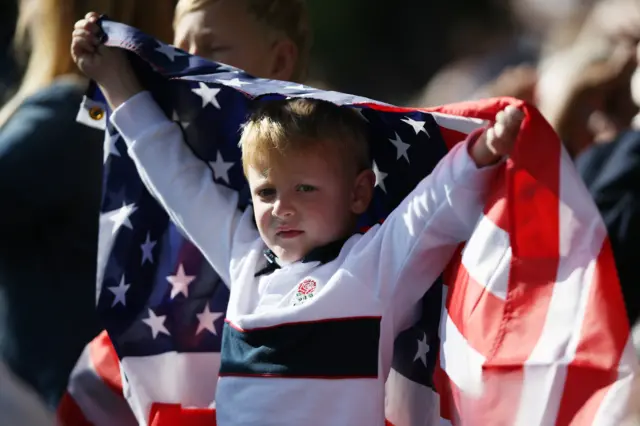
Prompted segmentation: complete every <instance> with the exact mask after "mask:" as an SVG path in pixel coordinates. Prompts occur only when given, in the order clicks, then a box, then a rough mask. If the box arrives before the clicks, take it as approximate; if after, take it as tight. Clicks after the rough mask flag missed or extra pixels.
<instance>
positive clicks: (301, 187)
mask: <svg viewBox="0 0 640 426" xmlns="http://www.w3.org/2000/svg"><path fill="white" fill-rule="evenodd" d="M297 189H298V191H300V192H312V191H315V190H316V188H315V187H313V186H311V185H298V188H297Z"/></svg>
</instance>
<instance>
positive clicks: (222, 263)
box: [111, 91, 258, 284]
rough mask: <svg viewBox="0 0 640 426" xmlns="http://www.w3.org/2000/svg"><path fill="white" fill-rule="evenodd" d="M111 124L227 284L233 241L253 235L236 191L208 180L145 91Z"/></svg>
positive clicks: (142, 172)
mask: <svg viewBox="0 0 640 426" xmlns="http://www.w3.org/2000/svg"><path fill="white" fill-rule="evenodd" d="M111 122H112V123H113V124H114V126H115V127H116V128H117V129H118V131H119V132H120V134H121V135H122V137H123V139H124V140H125V142H126V143H127V145H128V147H129V156H130V157H131V158H132V159H133V161H134V162H135V164H136V167H137V169H138V173H139V174H140V177H141V179H142V181H143V182H144V184H145V186H146V187H147V188H148V190H149V191H150V192H151V194H152V195H153V196H154V197H155V198H156V199H157V200H158V201H159V202H160V203H161V204H162V206H163V207H164V208H165V210H166V211H167V213H168V214H169V216H170V217H171V219H172V220H173V222H174V223H176V225H178V226H179V227H180V228H181V229H182V230H183V231H184V232H185V234H186V235H187V236H188V238H189V239H190V240H191V241H193V243H194V244H195V245H196V246H197V247H198V248H199V249H200V250H201V251H202V252H203V254H204V255H205V257H206V258H207V260H208V261H209V262H210V263H211V264H212V265H213V266H214V268H215V269H216V270H217V272H218V273H219V274H220V275H221V277H222V278H223V280H224V281H225V282H226V283H227V284H230V279H229V265H230V262H231V257H232V251H233V248H234V247H233V242H234V240H236V239H239V240H240V241H246V242H247V243H251V242H253V241H255V239H256V238H257V237H258V234H257V231H256V230H255V228H254V227H252V226H250V224H251V220H250V217H249V218H247V217H244V214H243V213H242V212H240V211H239V210H238V208H237V203H238V193H237V191H234V190H232V189H229V188H226V187H224V186H221V185H216V184H215V183H214V182H213V176H212V172H211V170H210V168H209V167H208V166H207V165H206V163H205V162H204V161H202V160H200V159H199V158H198V157H196V156H195V154H194V153H193V152H192V151H191V149H190V148H189V147H188V146H187V145H186V144H185V142H184V140H183V137H182V131H181V130H180V127H179V126H178V125H177V124H176V123H174V122H172V121H170V120H168V119H167V118H166V116H165V115H164V113H163V112H162V110H161V109H160V108H159V107H158V105H157V104H156V103H155V101H154V99H153V98H152V96H151V94H150V93H149V92H146V91H143V92H139V93H138V94H136V95H134V96H133V97H132V98H130V99H129V100H127V101H126V102H124V103H123V104H122V105H120V106H119V107H118V108H117V109H116V110H115V111H114V112H113V114H112V116H111ZM247 214H248V213H247ZM243 217H244V219H243ZM243 233H244V234H243Z"/></svg>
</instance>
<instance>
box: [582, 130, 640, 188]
mask: <svg viewBox="0 0 640 426" xmlns="http://www.w3.org/2000/svg"><path fill="white" fill-rule="evenodd" d="M576 167H577V168H578V171H579V172H580V175H581V176H582V178H583V179H584V181H585V183H586V184H587V186H588V187H589V188H592V189H594V186H595V187H602V186H606V185H608V184H611V183H612V182H613V181H618V180H619V179H620V178H630V177H632V176H637V175H640V131H636V130H630V131H627V132H624V133H622V134H620V135H619V136H618V137H616V139H614V140H613V141H611V142H609V143H605V144H598V145H594V146H592V147H591V148H589V149H588V150H587V151H585V152H584V153H583V154H581V155H580V156H579V157H578V158H577V159H576ZM625 180H626V179H625ZM636 184H638V185H640V181H639V182H637V183H636Z"/></svg>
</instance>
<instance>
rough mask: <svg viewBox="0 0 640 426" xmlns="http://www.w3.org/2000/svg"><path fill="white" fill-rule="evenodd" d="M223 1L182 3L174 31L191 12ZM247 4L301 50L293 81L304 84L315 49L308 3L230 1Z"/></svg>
mask: <svg viewBox="0 0 640 426" xmlns="http://www.w3.org/2000/svg"><path fill="white" fill-rule="evenodd" d="M218 1H221V0H179V1H178V3H177V5H176V9H175V14H174V18H173V27H174V30H175V28H176V26H177V24H178V22H179V21H180V20H181V19H182V18H183V17H184V15H185V14H187V13H189V12H194V11H197V10H201V9H203V8H205V7H206V6H208V5H210V4H212V3H215V2H218ZM229 1H244V2H245V3H246V5H247V11H248V12H249V13H250V14H251V15H252V16H253V17H254V18H255V19H256V20H257V21H258V23H259V24H261V25H263V26H264V28H265V29H266V30H267V31H273V32H276V33H278V35H282V36H285V37H288V38H289V39H290V40H291V41H292V42H293V43H294V44H295V45H296V47H297V48H298V59H297V61H296V64H295V68H294V73H293V77H292V80H293V81H303V80H304V79H305V78H306V74H307V68H308V66H309V52H310V49H311V38H312V36H311V28H310V24H309V16H308V12H307V5H306V1H305V0H229Z"/></svg>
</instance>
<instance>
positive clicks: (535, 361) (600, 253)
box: [70, 20, 637, 426]
mask: <svg viewBox="0 0 640 426" xmlns="http://www.w3.org/2000/svg"><path fill="white" fill-rule="evenodd" d="M102 26H103V29H104V31H105V34H106V45H108V46H114V47H120V48H123V49H126V50H128V51H129V52H131V55H130V56H131V60H132V61H133V63H134V66H135V68H136V71H137V72H138V73H139V76H140V79H141V81H142V82H143V83H144V84H145V85H146V87H147V88H148V89H149V90H150V91H151V92H152V93H153V95H154V96H155V98H156V100H157V101H158V103H159V105H160V106H161V107H162V108H163V109H164V111H165V113H166V114H167V116H168V117H169V118H171V119H173V120H175V121H177V122H178V123H180V125H181V126H182V128H183V130H184V136H185V139H186V142H187V143H188V144H189V145H190V146H191V148H192V149H193V150H194V151H195V152H196V153H197V154H198V155H199V156H200V157H201V158H202V159H203V161H206V162H208V163H209V165H210V167H211V168H212V170H213V176H214V177H215V181H216V183H218V184H221V185H225V186H227V187H229V188H232V189H233V190H236V191H239V192H240V193H241V197H240V200H241V202H240V205H239V206H238V208H239V209H242V208H245V207H246V205H247V203H248V202H249V200H250V197H249V193H248V190H247V184H246V182H245V179H244V177H243V173H242V168H241V163H240V150H239V148H238V145H237V142H238V138H239V127H240V124H241V123H242V122H243V120H244V118H245V115H246V113H247V111H248V108H249V105H250V103H251V102H252V100H254V99H256V98H262V99H277V98H283V97H289V96H290V97H310V98H318V99H325V100H330V101H332V102H334V103H336V104H339V105H343V106H344V107H345V108H355V109H356V110H357V111H358V112H359V113H360V115H361V116H362V119H363V120H365V121H367V122H368V123H369V125H370V126H371V127H372V130H373V132H372V134H374V135H375V137H374V140H373V141H372V151H373V154H374V160H375V166H374V170H375V174H376V189H375V197H374V201H373V203H372V205H371V207H370V209H369V211H368V212H367V213H366V214H365V215H363V216H362V218H361V221H360V227H361V229H362V230H365V229H366V228H367V227H369V226H371V225H373V224H375V223H377V222H379V221H382V220H384V218H385V217H386V216H387V215H388V214H389V212H391V210H392V209H393V208H394V207H395V206H396V205H397V204H398V203H399V202H400V200H402V198H403V197H404V196H405V195H406V194H408V193H409V191H410V190H411V189H412V188H413V187H414V186H415V185H416V184H417V183H418V182H419V181H420V180H421V179H422V178H424V177H425V176H426V175H427V174H429V173H430V171H431V170H432V169H433V167H434V166H435V165H436V163H437V162H438V161H439V160H440V158H441V157H442V156H443V155H444V154H445V153H446V152H447V150H448V149H450V148H451V147H452V146H453V145H454V144H455V143H457V142H459V141H462V140H463V139H464V138H465V135H466V134H468V133H469V132H471V131H473V130H474V129H477V128H478V127H480V126H484V125H486V124H487V123H488V122H489V121H491V120H492V119H493V117H494V116H495V114H496V113H497V112H498V111H499V110H501V109H503V108H504V107H505V106H506V105H508V104H513V105H517V106H519V107H521V108H522V109H523V111H524V112H525V114H526V118H525V120H524V123H523V125H522V130H521V133H520V137H519V140H518V142H517V144H516V147H515V149H514V152H513V155H512V156H511V158H510V159H509V160H508V161H507V162H506V163H505V164H504V165H503V166H502V169H501V171H500V173H499V176H498V178H497V179H496V180H495V182H494V183H493V186H492V190H491V196H490V197H489V199H488V200H487V204H486V208H485V211H484V214H483V215H482V217H479V218H478V225H477V228H476V230H475V232H474V233H473V235H472V236H471V238H470V239H469V241H468V242H467V243H466V245H464V246H463V247H461V249H460V251H459V252H458V254H457V255H456V256H454V258H453V259H452V260H451V262H450V265H449V267H448V269H447V271H445V273H444V274H443V278H442V280H441V281H442V282H438V283H436V284H435V285H434V286H433V287H432V288H431V290H430V291H429V292H428V293H427V294H426V295H425V298H424V315H423V316H424V317H423V321H421V322H420V323H418V324H416V326H415V327H414V328H412V329H410V330H407V331H406V332H405V333H403V335H401V336H400V337H399V338H398V339H397V341H396V351H395V356H394V362H393V370H392V372H391V374H390V377H389V379H388V382H387V412H386V415H387V419H388V421H389V422H390V423H392V424H394V425H395V426H405V425H432V424H433V425H436V424H447V423H448V422H450V423H452V424H456V425H457V424H464V425H469V424H470V425H488V424H491V425H527V426H537V425H549V424H555V425H568V424H574V425H590V424H597V425H615V424H618V423H619V422H620V418H621V416H622V415H623V412H624V406H625V403H626V401H627V396H628V392H629V390H630V385H631V381H632V378H633V375H634V374H635V371H636V364H637V362H636V359H635V356H634V353H633V351H632V348H631V344H630V338H629V326H628V323H627V319H626V316H625V309H624V303H623V300H622V296H621V292H620V289H619V284H618V279H617V276H616V271H615V267H614V263H613V258H612V253H611V249H610V246H609V243H608V240H607V236H606V231H605V228H604V225H603V224H602V221H601V220H600V217H599V214H598V212H597V210H596V207H595V205H594V203H593V202H592V201H591V199H590V196H589V194H588V192H587V191H586V189H585V188H584V186H583V185H582V183H581V181H580V178H579V176H578V175H577V173H576V172H575V170H574V168H573V165H572V163H571V160H570V159H569V158H568V157H567V155H566V154H565V152H564V150H563V149H562V146H561V143H560V141H559V139H558V137H557V136H556V135H555V133H554V132H553V130H552V129H551V127H550V126H549V125H548V124H547V123H546V121H545V120H544V119H543V118H542V116H541V115H540V114H539V112H538V111H537V110H535V109H534V108H532V107H530V106H528V105H525V104H522V103H521V102H519V101H516V100H514V99H492V100H487V101H481V102H471V103H462V104H456V105H448V106H443V107H439V108H433V109H407V108H398V107H395V106H392V105H387V104H383V103H380V102H376V101H373V100H370V99H366V98H362V97H358V96H353V95H348V94H343V93H337V92H330V91H320V90H315V89H313V88H311V87H307V86H303V85H300V84H293V83H287V82H280V81H273V80H265V79H256V78H252V77H250V76H249V75H247V74H245V73H244V72H242V71H241V70H238V69H235V68H233V67H230V66H226V65H222V64H217V63H213V62H209V61H206V60H204V59H202V58H199V57H195V56H191V55H189V54H187V53H186V52H184V51H182V50H179V49H176V48H174V47H172V46H169V45H166V44H163V43H162V42H160V41H158V40H155V39H153V38H152V37H150V36H148V35H146V34H143V33H141V32H140V31H138V30H136V29H134V28H130V27H128V26H126V25H123V24H119V23H115V22H110V21H107V20H104V21H102ZM107 115H108V111H107V112H106V113H105V110H104V103H103V100H102V98H101V95H100V93H99V92H98V91H90V93H89V94H88V96H87V98H86V100H85V102H84V104H83V107H82V108H81V111H80V113H79V118H78V119H79V120H80V121H83V122H86V123H87V124H90V125H94V126H98V127H100V126H103V128H104V127H106V129H107V132H106V136H107V137H106V142H105V154H104V162H105V172H104V176H105V181H104V195H103V203H102V214H101V219H100V222H101V227H100V258H99V260H98V265H99V284H98V293H99V294H98V309H99V311H100V313H101V316H102V319H103V321H104V324H105V327H106V330H107V331H108V333H109V336H110V338H111V340H112V342H113V345H114V347H115V349H116V352H117V355H118V358H119V359H120V368H121V370H122V378H123V380H122V384H123V388H124V390H123V394H124V395H125V396H126V398H127V400H128V402H129V404H130V406H131V409H132V411H133V413H134V414H135V416H136V418H137V420H138V421H139V422H140V423H141V424H155V425H158V424H171V423H172V422H179V423H181V424H188V423H189V422H193V424H196V423H197V424H203V423H201V422H202V421H204V422H205V423H207V422H209V423H208V424H213V421H214V419H213V416H212V415H211V413H210V412H208V411H206V410H192V409H191V408H193V407H195V408H198V407H199V408H201V409H202V408H207V407H209V408H213V407H214V395H215V388H216V380H217V369H218V366H219V363H220V355H219V351H220V334H221V331H222V322H223V321H224V317H225V308H226V302H227V297H228V290H227V288H226V286H225V285H224V284H223V283H221V281H220V280H219V278H218V277H217V275H216V274H215V273H214V272H213V270H212V269H211V268H210V267H209V266H208V264H207V263H206V262H205V261H204V260H203V258H202V256H201V255H200V253H199V252H198V251H197V250H196V249H195V248H194V247H193V246H192V245H190V244H189V243H188V242H187V241H186V240H185V239H184V238H183V237H182V236H181V235H180V234H179V233H178V232H177V231H176V229H175V227H174V226H173V225H172V224H171V223H170V222H169V219H168V217H167V215H166V214H165V212H164V211H163V210H162V208H161V207H160V206H159V205H158V203H157V202H156V201H155V200H154V199H153V198H152V197H151V196H150V195H149V193H148V192H147V191H146V189H145V187H144V185H143V183H142V182H141V181H140V179H139V177H138V173H137V171H136V168H135V166H134V164H133V162H132V161H131V160H130V159H129V157H128V156H127V151H126V146H125V144H124V142H123V141H122V140H120V138H119V136H118V134H117V133H116V131H115V130H114V129H113V128H112V127H111V126H109V125H108V124H106V123H107ZM406 285H412V283H406ZM72 385H73V382H72ZM74 389H75V390H74ZM74 392H76V393H77V394H78V393H81V392H82V388H81V386H80V387H76V388H73V386H71V387H70V394H71V397H72V398H73V399H75V400H76V402H78V403H79V404H78V405H80V409H81V410H84V408H83V407H82V406H81V405H82V404H81V403H80V401H79V398H76V397H75V396H74V395H73V393H74ZM80 399H81V398H80ZM318 404H322V401H318ZM189 407H191V408H189ZM190 414H191V415H190ZM283 415H286V414H283ZM181 416H182V417H181ZM176 419H179V420H176ZM189 419H190V420H189ZM203 419H204V420H203ZM441 419H442V420H441ZM440 421H443V422H444V423H439V422H440ZM167 422H168V423H167Z"/></svg>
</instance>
